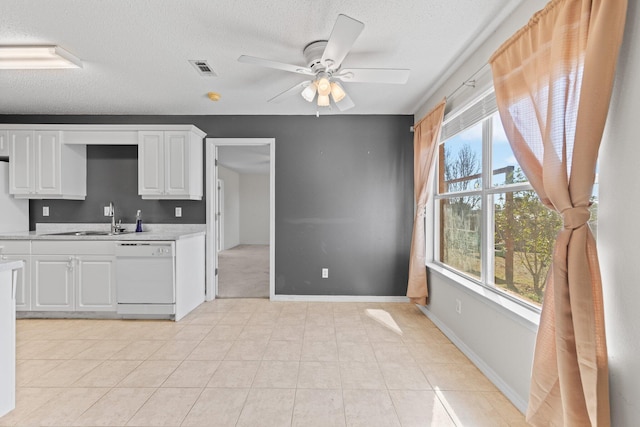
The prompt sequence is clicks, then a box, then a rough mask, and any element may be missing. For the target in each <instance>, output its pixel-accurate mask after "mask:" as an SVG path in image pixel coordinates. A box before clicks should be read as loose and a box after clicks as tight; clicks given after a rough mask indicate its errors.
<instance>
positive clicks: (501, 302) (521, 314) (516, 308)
mask: <svg viewBox="0 0 640 427" xmlns="http://www.w3.org/2000/svg"><path fill="white" fill-rule="evenodd" d="M427 268H428V269H429V270H431V271H433V272H434V273H436V274H438V275H440V276H442V277H444V278H446V279H448V280H450V281H452V282H454V283H456V284H457V285H459V286H461V287H462V288H464V289H465V290H467V291H468V292H470V293H471V294H475V295H478V296H479V298H478V300H479V301H481V302H484V303H485V304H489V305H492V306H496V305H497V306H498V307H500V308H502V309H503V310H504V311H506V312H507V313H508V314H510V316H511V317H513V318H514V319H516V320H520V321H521V322H522V323H523V324H525V325H526V326H529V327H532V328H533V329H537V327H538V325H539V324H540V310H539V309H538V308H536V307H532V306H529V305H527V304H525V303H518V302H516V301H514V300H512V299H510V298H508V297H506V296H504V295H502V294H501V293H500V291H496V290H492V289H489V288H488V287H485V286H482V285H480V284H479V283H476V282H474V281H473V280H469V279H467V278H465V277H463V276H461V275H459V274H456V273H455V272H453V271H451V270H449V269H447V268H444V267H442V266H441V265H439V264H435V263H432V262H427Z"/></svg>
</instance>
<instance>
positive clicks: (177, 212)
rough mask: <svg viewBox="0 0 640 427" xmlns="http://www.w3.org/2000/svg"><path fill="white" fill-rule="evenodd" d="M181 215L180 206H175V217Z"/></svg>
mask: <svg viewBox="0 0 640 427" xmlns="http://www.w3.org/2000/svg"><path fill="white" fill-rule="evenodd" d="M181 216H182V208H181V207H179V206H176V218H180V217H181Z"/></svg>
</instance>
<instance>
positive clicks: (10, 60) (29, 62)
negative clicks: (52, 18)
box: [0, 46, 82, 70]
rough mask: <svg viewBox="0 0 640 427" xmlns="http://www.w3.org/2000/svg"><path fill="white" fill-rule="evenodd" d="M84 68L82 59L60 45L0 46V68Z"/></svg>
mask: <svg viewBox="0 0 640 427" xmlns="http://www.w3.org/2000/svg"><path fill="white" fill-rule="evenodd" d="M48 68H82V61H80V60H79V59H78V58H76V57H75V56H73V55H72V54H70V53H69V52H67V51H66V50H64V49H63V48H61V47H59V46H0V69H4V70H21V69H48Z"/></svg>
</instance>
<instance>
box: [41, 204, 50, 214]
mask: <svg viewBox="0 0 640 427" xmlns="http://www.w3.org/2000/svg"><path fill="white" fill-rule="evenodd" d="M42 216H49V206H43V207H42Z"/></svg>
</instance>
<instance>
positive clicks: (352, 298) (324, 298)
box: [271, 295, 409, 302]
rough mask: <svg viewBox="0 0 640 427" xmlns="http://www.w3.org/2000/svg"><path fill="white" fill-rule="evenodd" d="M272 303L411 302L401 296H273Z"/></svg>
mask: <svg viewBox="0 0 640 427" xmlns="http://www.w3.org/2000/svg"><path fill="white" fill-rule="evenodd" d="M271 301H307V302H409V298H407V297H400V296H376V295H370V296H368V295H272V296H271Z"/></svg>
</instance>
